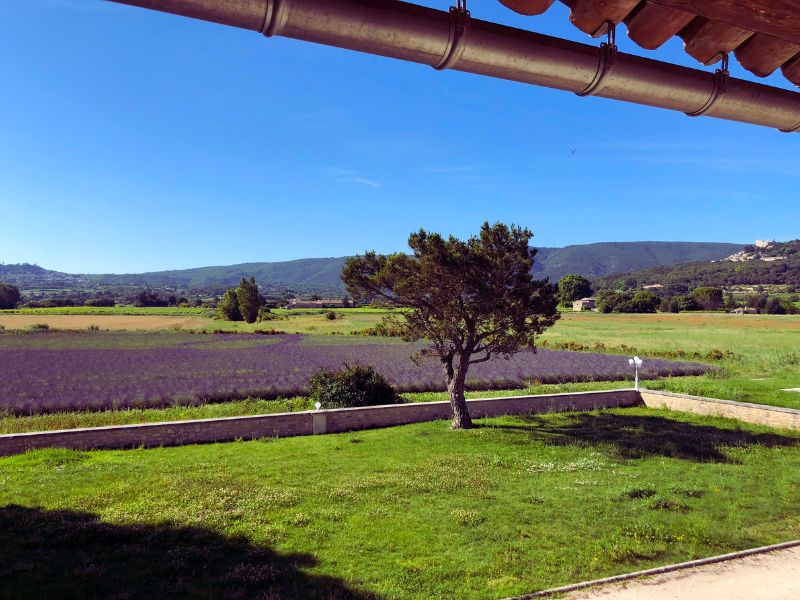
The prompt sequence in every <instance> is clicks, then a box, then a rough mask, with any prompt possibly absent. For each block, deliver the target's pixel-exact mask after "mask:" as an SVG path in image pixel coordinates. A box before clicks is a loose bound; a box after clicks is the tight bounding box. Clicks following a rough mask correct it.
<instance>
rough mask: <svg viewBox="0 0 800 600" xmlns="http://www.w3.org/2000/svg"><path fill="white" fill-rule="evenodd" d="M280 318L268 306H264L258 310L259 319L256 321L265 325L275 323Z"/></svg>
mask: <svg viewBox="0 0 800 600" xmlns="http://www.w3.org/2000/svg"><path fill="white" fill-rule="evenodd" d="M277 318H278V316H277V315H275V314H274V313H273V312H272V311H271V310H270V309H269V307H267V306H262V307H260V308H259V309H258V317H257V318H256V321H258V322H259V323H263V322H264V321H274V320H276V319H277Z"/></svg>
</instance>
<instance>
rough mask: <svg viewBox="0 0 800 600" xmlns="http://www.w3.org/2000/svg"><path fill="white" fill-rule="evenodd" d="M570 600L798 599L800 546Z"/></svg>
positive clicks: (574, 594)
mask: <svg viewBox="0 0 800 600" xmlns="http://www.w3.org/2000/svg"><path fill="white" fill-rule="evenodd" d="M563 597H564V598H568V599H569V600H597V599H603V600H610V599H612V598H613V600H633V599H636V600H640V599H642V598H646V599H647V600H716V599H718V598H719V599H724V600H754V599H756V598H757V599H758V600H797V598H800V547H795V548H788V549H786V550H777V551H775V552H769V553H766V554H756V555H753V556H747V557H745V558H737V559H734V560H730V561H726V562H721V563H715V564H710V565H704V566H701V567H694V568H691V569H684V570H681V571H675V572H673V573H665V574H662V575H656V576H654V577H648V578H646V579H637V580H633V581H629V582H625V583H617V584H612V585H607V586H603V587H600V588H595V589H592V590H581V591H578V592H572V593H571V594H567V595H565V596H563Z"/></svg>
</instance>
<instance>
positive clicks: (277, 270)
mask: <svg viewBox="0 0 800 600" xmlns="http://www.w3.org/2000/svg"><path fill="white" fill-rule="evenodd" d="M343 264H344V257H338V258H302V259H298V260H290V261H285V262H256V263H241V264H237V265H228V266H216V267H199V268H196V269H181V270H175V271H155V272H150V273H138V274H126V275H111V274H109V275H87V276H86V277H87V279H90V280H92V281H95V282H97V283H100V284H103V285H119V286H138V287H178V288H186V289H204V288H209V287H228V286H231V285H236V284H237V283H239V281H240V280H241V279H242V277H249V276H250V275H253V276H254V277H255V278H256V280H257V281H258V282H259V283H260V284H261V285H268V286H269V287H270V288H273V289H289V290H294V291H298V292H301V293H324V292H328V293H330V292H336V293H341V292H342V291H344V288H343V286H342V283H341V281H340V280H339V274H340V273H341V271H342V265H343Z"/></svg>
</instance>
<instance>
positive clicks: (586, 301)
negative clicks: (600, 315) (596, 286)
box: [572, 298, 597, 312]
mask: <svg viewBox="0 0 800 600" xmlns="http://www.w3.org/2000/svg"><path fill="white" fill-rule="evenodd" d="M595 308H597V303H596V302H595V299H594V298H581V299H580V300H575V302H573V303H572V310H573V311H575V312H581V311H584V310H594V309H595Z"/></svg>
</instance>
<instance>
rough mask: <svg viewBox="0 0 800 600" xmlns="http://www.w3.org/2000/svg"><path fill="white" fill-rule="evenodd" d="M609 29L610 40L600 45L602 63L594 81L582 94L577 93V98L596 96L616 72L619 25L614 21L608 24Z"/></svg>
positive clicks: (598, 67)
mask: <svg viewBox="0 0 800 600" xmlns="http://www.w3.org/2000/svg"><path fill="white" fill-rule="evenodd" d="M606 26H607V27H608V31H607V34H608V38H607V40H606V41H605V42H603V43H602V44H600V63H599V64H598V66H597V72H596V73H595V74H594V79H592V81H591V83H590V84H589V85H587V86H586V87H585V88H584V89H583V90H581V91H580V92H575V94H576V95H577V96H594V95H595V94H596V93H597V92H599V91H600V90H601V89H602V87H603V84H604V83H605V81H606V79H607V78H608V76H609V75H610V74H611V72H612V71H613V70H614V62H615V61H616V58H617V25H616V23H613V22H612V21H608V22H607V23H606Z"/></svg>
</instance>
